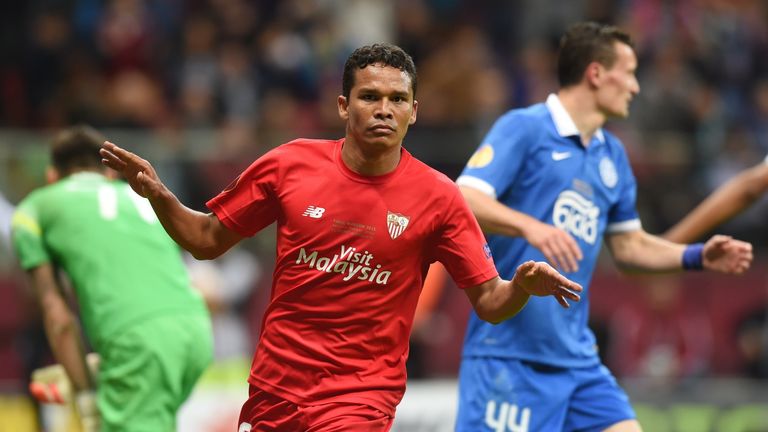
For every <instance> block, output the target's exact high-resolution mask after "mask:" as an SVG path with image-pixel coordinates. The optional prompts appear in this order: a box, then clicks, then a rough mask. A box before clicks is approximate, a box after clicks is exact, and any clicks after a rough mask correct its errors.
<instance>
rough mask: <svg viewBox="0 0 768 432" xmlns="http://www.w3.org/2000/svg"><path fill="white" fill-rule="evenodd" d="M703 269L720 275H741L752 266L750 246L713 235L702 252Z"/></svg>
mask: <svg viewBox="0 0 768 432" xmlns="http://www.w3.org/2000/svg"><path fill="white" fill-rule="evenodd" d="M702 253H703V258H704V261H703V263H704V268H705V269H707V270H712V271H717V272H721V273H731V274H742V273H744V272H745V271H747V270H748V269H749V266H750V265H751V264H752V259H753V255H752V245H751V244H750V243H747V242H743V241H741V240H736V239H734V238H731V237H730V236H724V235H715V236H712V238H710V239H709V240H708V241H707V242H706V243H705V244H704V250H703V252H702Z"/></svg>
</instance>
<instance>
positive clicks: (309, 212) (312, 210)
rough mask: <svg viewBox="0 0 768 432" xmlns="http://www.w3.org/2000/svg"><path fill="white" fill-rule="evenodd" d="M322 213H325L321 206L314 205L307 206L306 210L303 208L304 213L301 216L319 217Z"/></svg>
mask: <svg viewBox="0 0 768 432" xmlns="http://www.w3.org/2000/svg"><path fill="white" fill-rule="evenodd" d="M323 213H325V209H324V208H322V207H315V206H309V207H307V209H306V210H304V213H303V214H302V216H309V217H311V218H315V219H320V218H321V217H323Z"/></svg>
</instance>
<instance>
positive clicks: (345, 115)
mask: <svg viewBox="0 0 768 432" xmlns="http://www.w3.org/2000/svg"><path fill="white" fill-rule="evenodd" d="M336 104H337V105H338V108H339V117H341V119H342V120H349V111H348V108H349V101H348V100H347V98H346V97H344V96H343V95H339V97H338V99H337V100H336Z"/></svg>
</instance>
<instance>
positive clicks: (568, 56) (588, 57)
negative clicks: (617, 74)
mask: <svg viewBox="0 0 768 432" xmlns="http://www.w3.org/2000/svg"><path fill="white" fill-rule="evenodd" d="M616 42H619V43H623V44H625V45H628V46H629V47H631V48H634V43H633V42H632V38H631V37H630V36H629V34H627V33H626V32H624V31H622V30H620V29H619V28H618V27H615V26H612V25H607V24H600V23H596V22H590V21H587V22H580V23H577V24H574V25H572V26H570V27H569V28H568V30H566V32H565V35H563V37H562V39H560V53H559V55H558V60H557V79H558V81H559V83H560V87H568V86H571V85H575V84H578V83H579V82H580V81H581V78H582V76H583V75H584V71H585V70H586V69H587V66H589V64H590V63H592V62H593V61H596V62H598V63H600V64H602V65H603V66H605V67H606V68H611V67H612V66H613V63H614V62H615V61H616V49H615V48H614V44H615V43H616Z"/></svg>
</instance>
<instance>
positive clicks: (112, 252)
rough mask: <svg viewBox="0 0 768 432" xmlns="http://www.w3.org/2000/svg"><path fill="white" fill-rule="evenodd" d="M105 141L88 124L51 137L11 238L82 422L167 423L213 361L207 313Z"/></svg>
mask: <svg viewBox="0 0 768 432" xmlns="http://www.w3.org/2000/svg"><path fill="white" fill-rule="evenodd" d="M103 142H104V138H103V137H102V136H100V135H99V134H98V133H97V132H96V131H95V130H93V129H92V128H90V127H87V126H77V127H73V128H70V129H67V130H65V131H63V132H61V133H59V134H58V135H57V136H56V137H55V138H54V140H53V143H52V146H51V159H52V160H51V162H52V163H51V165H52V166H51V167H50V168H49V169H48V172H47V178H48V181H49V183H50V184H49V185H47V186H45V187H42V188H40V189H38V190H36V191H34V192H32V193H31V194H30V195H29V196H28V197H26V198H25V199H24V200H23V201H22V202H21V203H20V204H19V205H18V207H17V209H16V212H15V213H14V215H13V219H12V223H11V225H12V241H13V246H14V249H15V251H16V254H17V256H18V259H19V261H20V264H21V266H22V267H23V268H24V269H25V270H26V271H27V274H28V275H29V279H30V281H31V284H32V287H33V289H34V291H35V293H36V295H37V297H38V299H39V301H40V306H41V309H42V314H43V319H44V324H45V330H46V333H47V336H48V341H49V343H50V345H51V348H52V351H53V354H54V356H55V358H56V360H57V361H58V362H59V363H60V364H61V365H62V366H63V368H64V370H65V371H66V372H67V375H68V377H69V380H70V381H71V386H72V388H73V392H74V395H75V396H74V398H75V401H76V406H77V408H78V410H79V413H80V416H81V419H82V420H83V424H84V426H86V427H87V428H88V429H89V430H101V431H113V430H120V431H172V430H175V426H176V411H177V410H178V408H179V406H180V405H181V404H182V403H183V402H184V400H185V399H186V398H187V397H188V396H189V394H190V392H191V391H192V388H193V386H194V384H195V382H196V381H197V379H198V378H199V377H200V375H201V374H202V373H203V371H204V370H205V369H206V368H207V366H208V365H209V364H210V362H211V360H212V357H213V354H212V336H211V324H210V317H209V315H208V311H207V310H206V307H205V304H204V302H203V299H202V298H201V297H200V295H199V294H198V293H197V292H196V291H194V290H193V289H192V288H191V285H190V281H189V277H188V275H187V272H186V268H185V267H184V264H183V261H182V257H181V253H180V250H179V248H178V246H177V245H176V244H175V243H174V242H173V240H171V238H170V237H168V235H167V234H166V233H165V230H164V229H163V227H162V226H161V225H160V223H159V222H158V220H157V218H156V217H155V214H154V212H153V211H152V208H151V206H150V205H149V202H147V200H146V199H144V198H141V197H139V196H138V195H136V194H135V193H134V192H133V191H132V190H131V188H130V187H129V186H128V185H127V184H126V183H124V182H122V181H119V180H115V179H114V178H112V176H113V175H114V172H113V171H111V170H108V169H106V168H104V167H103V165H101V156H100V155H99V148H100V146H101V144H102V143H103ZM62 273H63V274H65V275H66V277H67V279H68V280H69V281H70V284H71V287H72V290H73V292H74V296H75V298H76V299H77V304H78V306H79V315H80V317H81V319H82V326H83V329H84V331H85V334H86V336H87V337H88V340H89V341H90V344H91V346H92V347H93V348H94V351H96V352H97V353H98V354H99V356H100V358H101V361H100V365H99V373H98V375H97V376H96V377H93V376H92V374H91V373H90V372H89V370H88V368H87V366H86V363H85V361H84V352H83V351H84V345H85V344H84V343H83V340H82V338H81V333H80V328H79V325H78V321H77V319H76V315H75V313H74V312H73V311H72V310H71V309H70V307H69V306H68V303H67V301H66V297H65V295H64V294H63V286H62V284H61V283H60V282H61V280H60V278H59V277H60V276H61V275H62ZM99 423H100V424H101V425H100V426H99Z"/></svg>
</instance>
